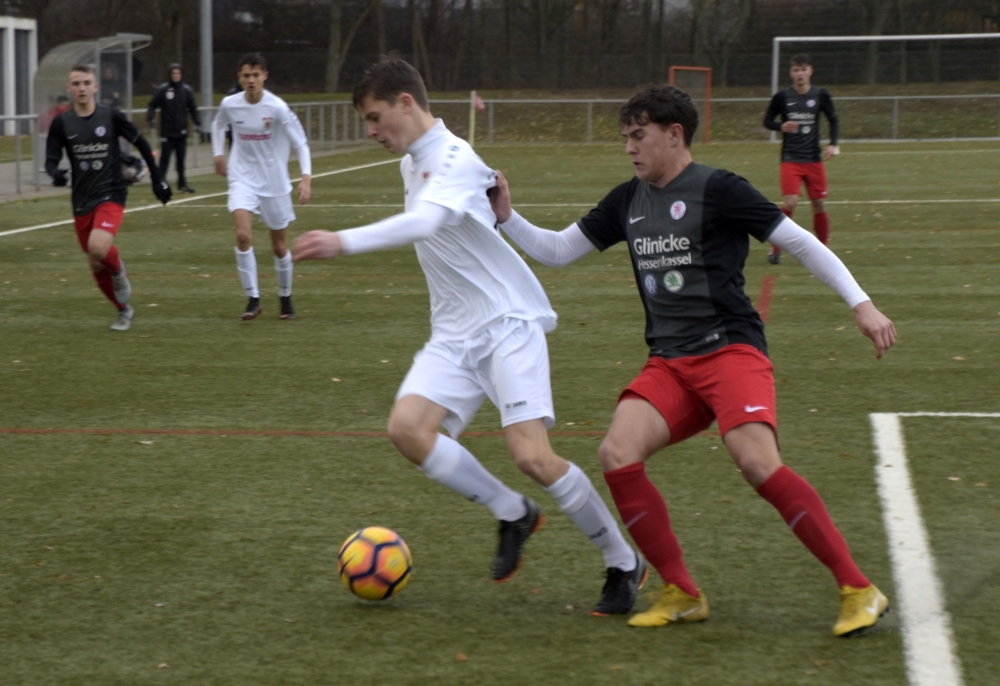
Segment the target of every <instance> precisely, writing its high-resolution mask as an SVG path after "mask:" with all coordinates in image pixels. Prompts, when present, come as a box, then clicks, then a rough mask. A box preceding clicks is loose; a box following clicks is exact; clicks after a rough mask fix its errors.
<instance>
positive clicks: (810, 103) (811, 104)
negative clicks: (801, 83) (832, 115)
mask: <svg viewBox="0 0 1000 686" xmlns="http://www.w3.org/2000/svg"><path fill="white" fill-rule="evenodd" d="M806 107H816V101H815V100H806Z"/></svg>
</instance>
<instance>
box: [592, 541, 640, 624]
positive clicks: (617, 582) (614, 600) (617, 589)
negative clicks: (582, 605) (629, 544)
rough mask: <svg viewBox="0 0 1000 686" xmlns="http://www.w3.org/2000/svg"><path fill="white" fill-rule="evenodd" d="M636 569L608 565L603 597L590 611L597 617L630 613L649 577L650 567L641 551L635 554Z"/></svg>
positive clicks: (602, 590) (602, 592)
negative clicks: (630, 569) (627, 569)
mask: <svg viewBox="0 0 1000 686" xmlns="http://www.w3.org/2000/svg"><path fill="white" fill-rule="evenodd" d="M635 562H636V564H635V569H633V570H632V571H630V572H626V571H624V570H622V569H619V568H618V567H608V570H607V572H606V574H607V580H606V581H605V582H604V588H602V589H601V599H600V600H598V601H597V605H594V608H593V609H592V610H591V611H590V614H592V615H594V616H595V617H603V616H605V615H625V614H628V613H629V611H630V610H631V609H632V606H633V605H635V599H636V598H637V597H638V596H639V589H640V588H642V587H643V586H644V585H645V584H646V579H648V578H649V568H648V567H647V566H646V561H645V560H644V559H642V556H641V555H639V553H636V554H635Z"/></svg>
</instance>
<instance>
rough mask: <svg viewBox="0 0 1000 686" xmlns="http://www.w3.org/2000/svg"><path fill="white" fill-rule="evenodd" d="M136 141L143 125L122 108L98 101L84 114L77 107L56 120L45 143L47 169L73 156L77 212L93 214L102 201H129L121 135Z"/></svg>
mask: <svg viewBox="0 0 1000 686" xmlns="http://www.w3.org/2000/svg"><path fill="white" fill-rule="evenodd" d="M119 136H120V137H122V138H124V139H125V140H127V141H128V142H129V143H133V144H134V143H136V141H137V140H138V139H139V138H140V135H139V129H137V128H136V127H135V124H133V123H132V122H130V121H129V120H128V119H126V118H125V115H124V114H122V113H121V112H119V111H118V110H115V109H112V108H110V107H107V106H105V105H97V107H96V109H95V110H94V112H93V114H91V115H90V116H88V117H81V116H80V115H78V114H77V113H76V111H75V110H74V109H73V108H70V109H68V110H66V111H65V112H63V113H61V114H60V115H59V116H57V117H56V118H55V119H53V120H52V126H51V127H50V128H49V137H48V140H47V141H46V143H45V171H46V172H48V173H49V175H52V174H53V173H54V172H55V171H56V170H57V169H58V168H59V163H60V162H61V161H62V155H63V150H64V149H65V151H66V154H67V156H68V157H69V163H70V173H71V175H72V177H73V214H74V215H76V216H84V215H87V214H90V213H91V212H93V211H94V209H96V208H97V206H98V205H100V204H101V203H102V202H115V203H118V204H119V205H124V204H125V199H126V197H127V195H128V184H127V183H126V182H125V179H124V178H123V177H122V167H121V157H122V154H121V149H120V147H119V144H118V138H119Z"/></svg>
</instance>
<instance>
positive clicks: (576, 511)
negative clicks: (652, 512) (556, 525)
mask: <svg viewBox="0 0 1000 686" xmlns="http://www.w3.org/2000/svg"><path fill="white" fill-rule="evenodd" d="M545 490H546V491H548V493H549V495H551V496H552V497H553V498H554V499H555V501H556V502H557V503H559V507H560V508H561V509H562V511H563V512H565V513H566V516H567V517H569V518H570V520H571V521H572V522H573V523H574V524H576V528H578V529H579V530H580V531H582V532H583V535H584V536H586V537H587V538H588V539H589V540H590V542H591V543H593V544H594V545H595V546H597V547H598V548H600V550H601V553H602V554H603V555H604V566H605V567H618V568H619V569H621V570H623V571H626V572H630V571H632V570H633V569H635V565H636V558H635V551H633V550H632V548H631V546H629V544H628V543H626V542H625V537H624V536H622V532H621V530H620V529H619V528H618V522H617V521H615V518H614V517H613V516H612V514H611V511H610V510H608V506H607V505H605V504H604V501H603V500H601V496H600V495H598V493H597V490H596V489H595V488H594V484H592V483H591V482H590V479H588V478H587V475H586V474H584V473H583V470H582V469H580V468H579V467H577V466H576V465H575V464H573V463H572V462H570V463H569V471H568V472H566V473H565V474H564V475H563V477H562V478H561V479H559V480H558V481H556V482H555V483H554V484H552V485H551V486H548V487H547V488H546V489H545Z"/></svg>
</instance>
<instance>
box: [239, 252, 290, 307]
mask: <svg viewBox="0 0 1000 686" xmlns="http://www.w3.org/2000/svg"><path fill="white" fill-rule="evenodd" d="M233 250H235V251H236V271H237V272H238V273H239V275H240V284H242V285H243V291H244V292H245V293H246V294H247V297H249V298H259V297H260V291H259V290H258V289H257V256H256V255H254V254H253V246H252V245H251V246H250V249H249V250H247V251H246V252H240V249H239V248H233ZM289 281H291V273H290V272H289Z"/></svg>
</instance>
